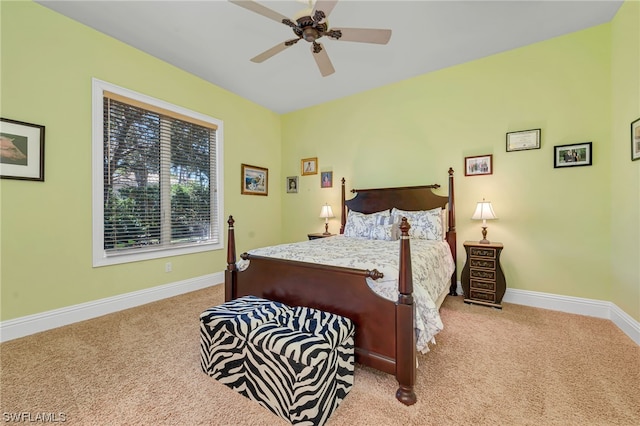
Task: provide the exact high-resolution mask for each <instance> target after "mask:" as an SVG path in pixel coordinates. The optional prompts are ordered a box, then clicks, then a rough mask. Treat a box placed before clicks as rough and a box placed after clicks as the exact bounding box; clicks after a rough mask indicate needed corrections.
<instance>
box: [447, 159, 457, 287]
mask: <svg viewBox="0 0 640 426" xmlns="http://www.w3.org/2000/svg"><path fill="white" fill-rule="evenodd" d="M447 223H448V224H449V229H448V230H447V242H448V243H449V247H450V248H451V255H452V256H453V275H451V286H450V287H449V296H457V295H458V293H457V292H458V281H457V279H458V272H457V245H456V244H457V243H456V205H455V197H454V192H453V169H452V168H451V167H449V217H448V218H447Z"/></svg>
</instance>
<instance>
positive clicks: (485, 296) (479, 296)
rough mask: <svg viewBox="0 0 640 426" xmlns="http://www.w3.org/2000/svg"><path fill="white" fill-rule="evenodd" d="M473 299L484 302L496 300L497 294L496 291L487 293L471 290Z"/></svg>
mask: <svg viewBox="0 0 640 426" xmlns="http://www.w3.org/2000/svg"><path fill="white" fill-rule="evenodd" d="M470 294H471V299H475V300H482V301H483V302H491V303H495V302H496V294H495V293H485V292H484V291H477V290H471V291H470Z"/></svg>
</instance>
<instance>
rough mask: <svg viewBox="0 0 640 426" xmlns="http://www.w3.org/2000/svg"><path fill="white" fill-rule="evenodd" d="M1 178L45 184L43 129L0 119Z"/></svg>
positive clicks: (35, 125) (33, 125)
mask: <svg viewBox="0 0 640 426" xmlns="http://www.w3.org/2000/svg"><path fill="white" fill-rule="evenodd" d="M0 177H1V178H3V179H20V180H35V181H39V182H44V126H41V125H38V124H31V123H24V122H22V121H16V120H10V119H8V118H0Z"/></svg>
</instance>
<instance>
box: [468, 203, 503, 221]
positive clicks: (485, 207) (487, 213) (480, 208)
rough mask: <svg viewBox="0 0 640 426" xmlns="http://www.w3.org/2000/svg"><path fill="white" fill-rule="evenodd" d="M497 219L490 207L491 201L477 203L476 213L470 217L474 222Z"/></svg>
mask: <svg viewBox="0 0 640 426" xmlns="http://www.w3.org/2000/svg"><path fill="white" fill-rule="evenodd" d="M497 218H498V217H497V216H496V214H495V213H494V211H493V207H492V206H491V201H484V200H482V201H481V202H479V203H478V205H477V206H476V211H475V212H474V213H473V216H471V219H476V220H480V219H482V220H487V219H497Z"/></svg>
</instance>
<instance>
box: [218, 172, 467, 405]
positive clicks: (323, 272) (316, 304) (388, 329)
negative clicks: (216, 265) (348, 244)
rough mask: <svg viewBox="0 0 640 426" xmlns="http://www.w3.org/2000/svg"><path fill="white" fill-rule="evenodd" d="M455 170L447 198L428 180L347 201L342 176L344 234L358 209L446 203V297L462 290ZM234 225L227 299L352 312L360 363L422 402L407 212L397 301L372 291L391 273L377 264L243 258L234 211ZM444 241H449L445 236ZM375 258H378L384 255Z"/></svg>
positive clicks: (404, 396)
mask: <svg viewBox="0 0 640 426" xmlns="http://www.w3.org/2000/svg"><path fill="white" fill-rule="evenodd" d="M448 173H449V182H448V183H449V188H448V195H447V196H440V195H437V194H435V193H434V192H433V190H434V189H437V188H439V187H440V185H426V186H411V187H399V188H381V189H366V190H356V189H353V190H352V191H351V192H353V193H355V194H356V195H355V196H354V197H353V198H351V199H350V200H347V199H346V194H345V192H346V191H345V182H344V179H343V180H342V219H341V220H342V226H341V229H340V233H341V234H343V233H344V231H345V226H347V217H348V213H349V212H350V211H353V212H360V213H363V214H366V215H370V214H373V213H376V212H381V211H386V210H391V209H394V208H395V209H400V210H404V211H424V210H430V209H434V208H442V209H445V210H444V211H446V217H445V222H446V224H445V226H446V228H445V229H446V233H445V234H444V236H443V237H444V241H446V245H448V248H449V249H450V254H451V259H452V261H453V264H452V266H450V267H451V268H453V273H451V275H450V279H449V278H448V276H445V283H444V284H445V287H444V289H445V291H444V293H443V296H442V298H444V294H449V295H455V294H456V286H457V283H456V272H455V260H456V231H455V203H454V190H453V187H454V186H453V170H452V169H451V168H450V169H449V172H448ZM228 223H229V230H228V247H227V270H226V272H225V300H226V301H229V300H232V299H235V298H238V297H241V296H244V295H255V296H258V297H264V298H266V299H270V300H275V301H279V302H282V303H285V304H288V305H290V306H307V307H312V308H315V309H320V310H323V311H327V312H332V313H335V314H338V315H342V316H345V317H347V318H350V319H351V320H352V321H354V323H355V325H356V339H355V340H356V341H355V344H356V349H355V354H356V361H357V362H359V363H361V364H363V365H367V366H370V367H372V368H375V369H377V370H381V371H384V372H386V373H389V374H393V375H395V377H396V379H397V381H398V383H399V388H398V390H397V392H396V398H397V399H398V400H399V401H401V402H402V403H404V404H406V405H411V404H413V403H415V402H416V395H415V392H414V390H413V387H414V384H415V377H416V330H414V328H415V325H416V305H415V303H414V274H413V272H412V253H411V244H416V243H417V241H416V242H415V243H411V242H410V241H411V240H410V238H409V235H410V232H409V230H410V226H411V223H408V224H407V221H406V218H403V220H402V222H401V224H400V229H401V234H402V236H401V237H400V238H399V241H396V242H395V243H394V246H395V247H396V249H398V246H399V255H398V256H394V257H395V258H396V259H398V264H397V271H398V274H397V300H388V299H387V298H384V297H381V296H380V295H379V294H376V293H375V292H374V291H373V290H372V288H371V286H370V284H369V283H370V282H371V280H379V279H381V278H382V277H383V274H382V273H381V272H380V271H378V270H377V269H375V268H371V269H357V268H345V267H340V266H334V265H326V264H321V263H319V262H302V261H297V260H289V259H282V258H273V257H267V256H262V255H256V254H253V253H243V254H242V255H241V258H242V260H241V261H240V262H237V261H236V260H237V258H236V245H235V234H234V220H233V218H232V216H230V217H229V221H228ZM331 238H332V239H338V238H346V237H343V236H339V237H331ZM323 240H324V239H323ZM326 240H328V239H326ZM321 241H322V240H314V241H307V242H306V243H308V244H314V243H317V242H321ZM438 243H440V244H442V242H441V241H439V242H438ZM446 245H445V247H446ZM395 253H398V252H397V251H396V252H395ZM447 255H448V253H447ZM414 261H415V260H414ZM242 262H245V265H244V266H245V267H246V269H243V270H242V271H241V270H240V269H239V267H238V265H239V264H241V263H242ZM371 262H372V263H373V264H375V262H376V259H373V260H371ZM247 264H248V266H247ZM440 303H441V301H440ZM438 306H439V304H438ZM436 309H437V308H436Z"/></svg>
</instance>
